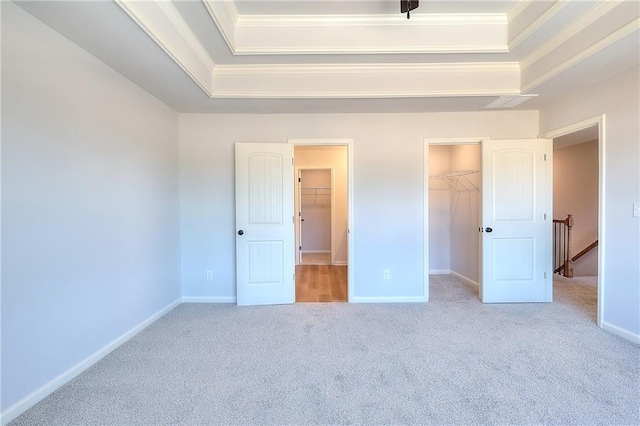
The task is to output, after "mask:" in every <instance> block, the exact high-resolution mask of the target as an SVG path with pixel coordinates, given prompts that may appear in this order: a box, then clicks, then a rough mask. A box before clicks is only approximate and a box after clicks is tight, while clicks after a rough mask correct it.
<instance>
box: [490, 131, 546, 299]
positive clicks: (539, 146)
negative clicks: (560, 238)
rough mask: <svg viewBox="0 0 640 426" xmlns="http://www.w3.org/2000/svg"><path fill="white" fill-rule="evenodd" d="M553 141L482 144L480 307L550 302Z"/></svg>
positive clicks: (492, 141)
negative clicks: (549, 159) (548, 157)
mask: <svg viewBox="0 0 640 426" xmlns="http://www.w3.org/2000/svg"><path fill="white" fill-rule="evenodd" d="M551 146H552V145H551V141H549V140H544V139H533V140H486V141H483V142H482V219H481V229H480V231H481V232H482V236H481V238H480V241H481V243H480V244H481V249H480V252H481V255H482V261H481V263H480V264H481V265H482V266H481V267H482V272H481V276H482V278H481V287H480V296H481V299H482V302H484V303H510V302H551V300H552V288H553V286H552V280H553V276H552V274H551V272H552V271H551V268H552V266H551V260H550V259H551V255H550V254H549V248H550V242H549V238H550V235H551V232H552V227H551V223H552V217H551V196H552V190H551V187H550V185H551V184H552V182H551V179H550V176H551V174H550V169H549V168H550V167H551V166H550V163H551V161H547V154H550V153H551Z"/></svg>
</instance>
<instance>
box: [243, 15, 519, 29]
mask: <svg viewBox="0 0 640 426" xmlns="http://www.w3.org/2000/svg"><path fill="white" fill-rule="evenodd" d="M469 23H472V24H488V25H493V24H505V25H506V24H507V23H508V21H507V15H506V14H505V13H429V14H425V15H414V16H412V18H411V20H407V19H406V17H405V16H404V15H402V14H399V13H398V14H393V15H391V14H384V15H383V14H377V15H373V14H372V15H366V14H352V15H340V14H335V15H321V16H320V15H240V16H239V17H238V22H237V24H236V26H237V27H265V26H266V27H301V26H309V25H311V26H318V27H344V26H349V27H354V26H376V27H378V26H386V25H394V26H396V25H402V26H423V25H466V24H469Z"/></svg>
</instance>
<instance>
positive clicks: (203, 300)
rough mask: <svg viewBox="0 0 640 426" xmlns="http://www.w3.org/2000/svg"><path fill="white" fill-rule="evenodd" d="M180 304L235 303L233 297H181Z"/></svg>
mask: <svg viewBox="0 0 640 426" xmlns="http://www.w3.org/2000/svg"><path fill="white" fill-rule="evenodd" d="M182 303H236V297H235V296H210V297H199V296H195V297H191V296H183V297H182Z"/></svg>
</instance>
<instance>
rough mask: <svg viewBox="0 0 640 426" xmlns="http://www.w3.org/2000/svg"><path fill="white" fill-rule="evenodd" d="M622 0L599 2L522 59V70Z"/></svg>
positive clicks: (585, 27)
mask: <svg viewBox="0 0 640 426" xmlns="http://www.w3.org/2000/svg"><path fill="white" fill-rule="evenodd" d="M622 2H623V0H608V1H606V2H600V3H598V4H597V5H596V6H595V7H594V8H593V9H591V10H590V11H589V12H588V13H586V14H585V15H583V16H582V17H580V19H578V20H577V21H575V22H573V23H572V24H571V25H569V26H568V27H566V28H565V29H564V30H563V31H562V32H560V33H559V34H558V35H556V36H555V37H553V38H552V39H551V40H549V41H548V42H547V43H545V44H544V45H543V46H541V47H540V48H539V49H538V50H536V51H534V52H533V53H531V54H530V55H529V56H527V57H526V58H524V59H523V60H522V61H520V68H521V69H522V70H525V69H527V68H529V67H530V66H531V65H533V64H534V63H535V62H537V61H538V60H540V59H541V58H543V57H544V56H546V55H548V54H549V53H551V52H552V51H553V50H554V49H556V48H558V46H560V45H561V44H563V43H565V42H566V41H567V40H569V39H570V38H571V37H573V36H575V35H576V34H578V33H580V32H581V31H583V30H585V29H587V28H588V27H589V26H590V25H591V24H593V23H594V22H596V21H597V20H598V19H600V18H601V17H603V16H604V15H606V14H607V13H608V12H610V11H611V10H613V9H614V8H616V7H617V6H618V5H620V3H622Z"/></svg>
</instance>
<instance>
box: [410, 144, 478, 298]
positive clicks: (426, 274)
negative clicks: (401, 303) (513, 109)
mask: <svg viewBox="0 0 640 426" xmlns="http://www.w3.org/2000/svg"><path fill="white" fill-rule="evenodd" d="M489 139H490V138H488V137H477V136H471V137H468V138H424V139H423V145H424V146H423V153H424V161H423V170H422V176H423V191H422V197H423V201H424V204H423V206H424V207H423V209H424V210H423V225H422V228H423V232H424V235H423V239H424V241H423V253H424V258H423V265H424V269H423V275H424V276H423V282H424V284H423V288H424V290H423V292H424V299H425V301H429V274H430V271H429V145H479V144H481V143H482V141H483V140H489ZM481 267H482V265H481ZM447 273H449V271H447Z"/></svg>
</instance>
